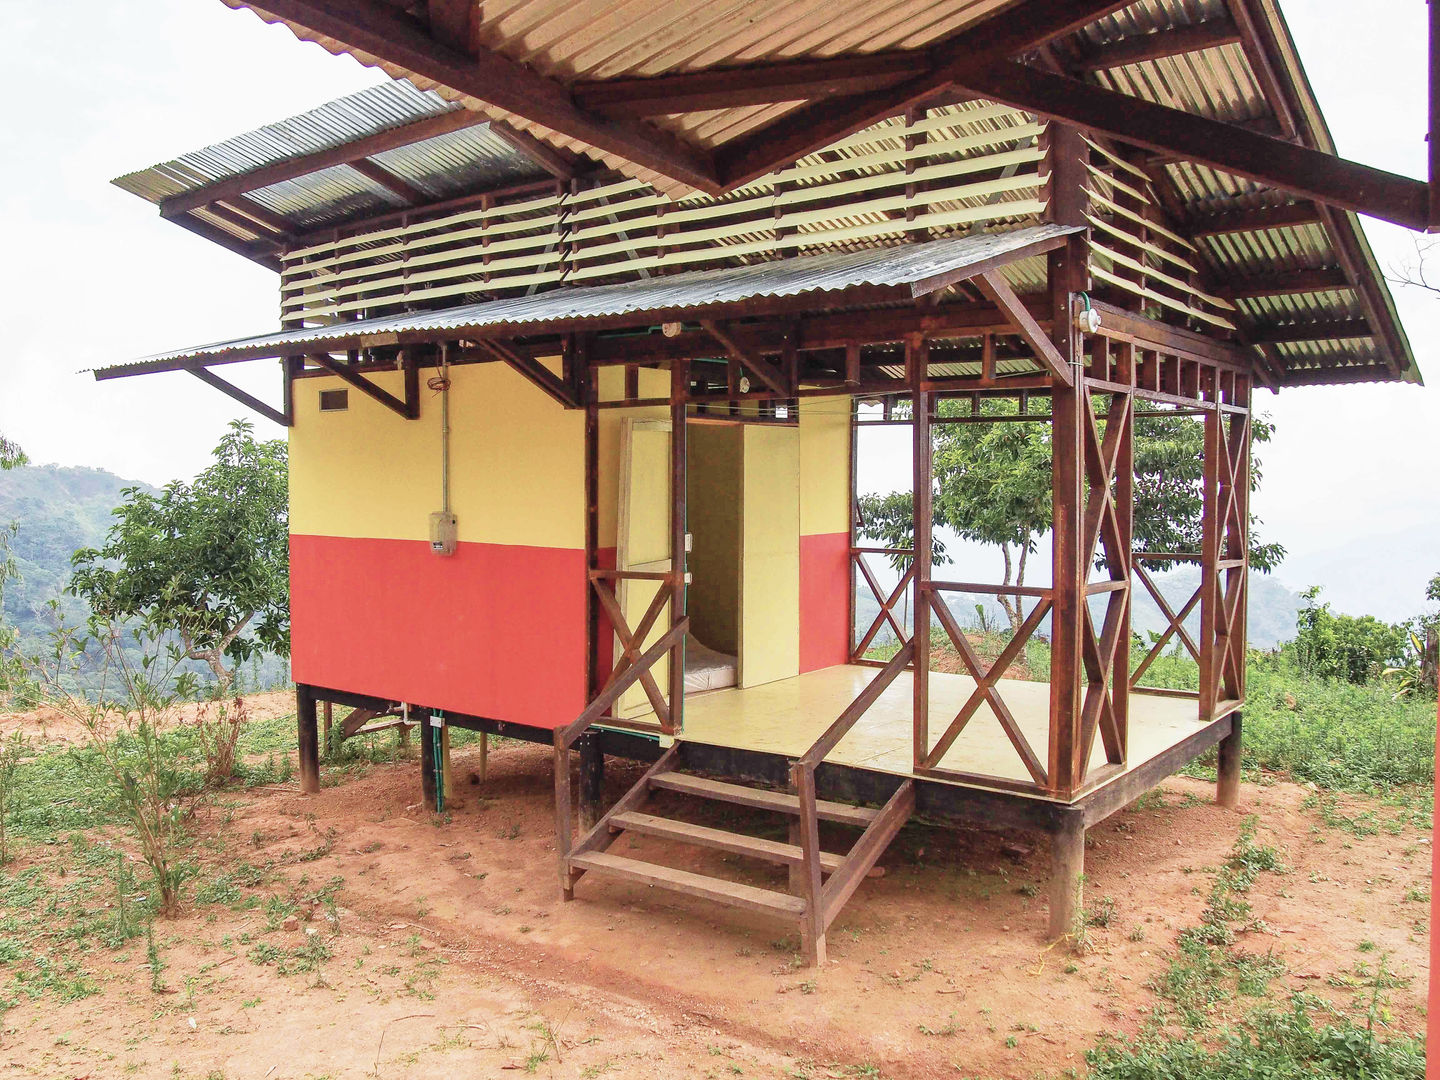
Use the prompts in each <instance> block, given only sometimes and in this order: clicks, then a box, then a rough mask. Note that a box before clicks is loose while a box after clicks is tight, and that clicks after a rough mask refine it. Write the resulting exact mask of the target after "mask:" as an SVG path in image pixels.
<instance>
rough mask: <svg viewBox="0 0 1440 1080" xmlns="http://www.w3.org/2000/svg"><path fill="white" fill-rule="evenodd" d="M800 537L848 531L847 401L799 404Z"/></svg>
mask: <svg viewBox="0 0 1440 1080" xmlns="http://www.w3.org/2000/svg"><path fill="white" fill-rule="evenodd" d="M800 481H801V483H800V533H801V535H802V536H812V535H814V534H816V533H842V532H849V531H850V399H849V398H848V397H820V398H807V399H805V400H803V401H801V402H800Z"/></svg>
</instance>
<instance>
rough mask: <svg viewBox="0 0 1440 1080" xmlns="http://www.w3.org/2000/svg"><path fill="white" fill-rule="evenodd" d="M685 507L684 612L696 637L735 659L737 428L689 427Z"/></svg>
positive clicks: (739, 433)
mask: <svg viewBox="0 0 1440 1080" xmlns="http://www.w3.org/2000/svg"><path fill="white" fill-rule="evenodd" d="M688 429H689V440H690V441H689V453H688V458H687V460H688V463H689V477H688V489H687V491H688V495H689V506H688V511H689V512H688V515H687V520H688V524H689V528H690V532H691V534H692V535H693V536H694V545H693V547H692V549H691V552H690V561H689V566H690V572H691V574H692V575H693V580H692V582H691V585H690V592H689V595H688V598H687V603H686V610H687V612H688V614H689V615H690V623H691V626H692V628H693V632H694V635H695V637H697V638H698V639H699V640H700V641H703V642H704V643H705V644H706V645H708V646H710V647H711V648H712V649H718V650H719V651H720V652H723V653H729V654H730V655H732V656H734V655H736V654H738V653H739V651H740V492H741V441H742V438H743V431H742V429H741V428H740V427H738V426H731V425H720V424H690V425H688Z"/></svg>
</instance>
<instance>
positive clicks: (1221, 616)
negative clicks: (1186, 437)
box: [1210, 415, 1249, 701]
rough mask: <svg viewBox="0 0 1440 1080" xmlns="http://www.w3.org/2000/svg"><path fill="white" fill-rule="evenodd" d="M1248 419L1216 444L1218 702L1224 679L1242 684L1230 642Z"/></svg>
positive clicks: (1244, 534) (1239, 577) (1240, 554)
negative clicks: (1219, 579) (1219, 565)
mask: <svg viewBox="0 0 1440 1080" xmlns="http://www.w3.org/2000/svg"><path fill="white" fill-rule="evenodd" d="M1247 428H1248V424H1247V418H1245V417H1243V416H1238V415H1237V416H1231V417H1230V420H1229V423H1228V425H1226V429H1225V430H1224V432H1223V434H1222V437H1221V438H1220V439H1218V440H1216V444H1215V449H1216V452H1217V462H1216V465H1217V468H1216V476H1217V478H1218V481H1219V491H1218V493H1217V494H1218V496H1219V505H1218V506H1217V507H1216V511H1217V513H1216V518H1217V520H1218V523H1219V532H1220V536H1219V542H1218V543H1217V545H1216V547H1217V551H1216V554H1217V557H1218V558H1219V559H1220V560H1221V561H1222V566H1221V567H1220V568H1219V574H1220V576H1221V578H1222V580H1223V581H1224V585H1223V587H1221V588H1220V589H1219V592H1218V593H1217V595H1216V597H1215V601H1216V605H1217V608H1218V610H1217V612H1216V614H1217V616H1218V618H1217V619H1216V623H1215V628H1214V630H1213V634H1214V637H1215V640H1214V642H1212V643H1210V644H1211V647H1212V648H1215V649H1218V650H1219V655H1218V657H1217V661H1218V662H1217V663H1216V664H1215V665H1214V667H1213V668H1211V679H1212V684H1211V690H1212V691H1213V699H1212V700H1215V701H1219V700H1220V699H1221V698H1222V696H1223V694H1222V688H1223V686H1224V684H1225V681H1226V679H1227V678H1228V679H1229V680H1230V682H1231V684H1232V685H1233V686H1239V685H1241V683H1242V681H1243V670H1242V665H1241V658H1240V649H1239V648H1238V645H1239V643H1238V641H1237V640H1236V638H1235V624H1236V622H1237V620H1238V618H1239V615H1240V609H1241V607H1242V606H1243V599H1244V595H1245V574H1244V560H1245V556H1246V547H1247V545H1248V531H1247V527H1246V526H1247V522H1246V521H1245V519H1244V505H1245V504H1244V499H1243V498H1242V497H1241V496H1242V488H1241V485H1242V484H1243V483H1244V475H1243V474H1244V473H1246V472H1248V470H1247V469H1246V468H1245V464H1246V453H1247V448H1246V440H1247V438H1248V435H1249V433H1248V430H1247Z"/></svg>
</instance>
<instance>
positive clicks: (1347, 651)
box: [1295, 585, 1409, 685]
mask: <svg viewBox="0 0 1440 1080" xmlns="http://www.w3.org/2000/svg"><path fill="white" fill-rule="evenodd" d="M1300 595H1301V596H1302V597H1303V598H1304V600H1305V606H1304V607H1302V608H1301V609H1300V614H1299V616H1298V618H1297V620H1296V624H1297V629H1296V635H1295V654H1296V657H1297V659H1298V660H1299V662H1300V666H1301V668H1302V669H1303V670H1304V671H1305V672H1306V673H1307V674H1310V675H1317V676H1319V677H1321V678H1325V679H1344V680H1345V681H1346V682H1350V683H1355V684H1357V685H1359V684H1363V683H1367V682H1369V681H1370V680H1372V679H1374V678H1375V677H1376V676H1378V675H1380V674H1381V672H1383V671H1384V670H1385V669H1386V668H1387V667H1391V666H1394V665H1396V664H1401V663H1404V661H1405V659H1406V650H1407V649H1408V647H1409V634H1408V631H1407V629H1406V627H1404V626H1396V625H1393V624H1391V623H1387V622H1382V621H1380V620H1379V619H1377V618H1375V617H1374V616H1373V615H1342V614H1337V613H1336V612H1333V611H1331V610H1330V605H1329V604H1322V603H1321V602H1320V599H1319V598H1320V587H1319V586H1318V585H1317V586H1314V587H1313V588H1309V589H1306V590H1305V591H1304V592H1303V593H1301V594H1300Z"/></svg>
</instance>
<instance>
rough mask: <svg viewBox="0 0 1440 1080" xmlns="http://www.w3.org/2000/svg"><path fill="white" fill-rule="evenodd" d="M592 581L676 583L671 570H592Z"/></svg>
mask: <svg viewBox="0 0 1440 1080" xmlns="http://www.w3.org/2000/svg"><path fill="white" fill-rule="evenodd" d="M590 580H591V581H674V580H675V573H674V571H671V570H591V571H590Z"/></svg>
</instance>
